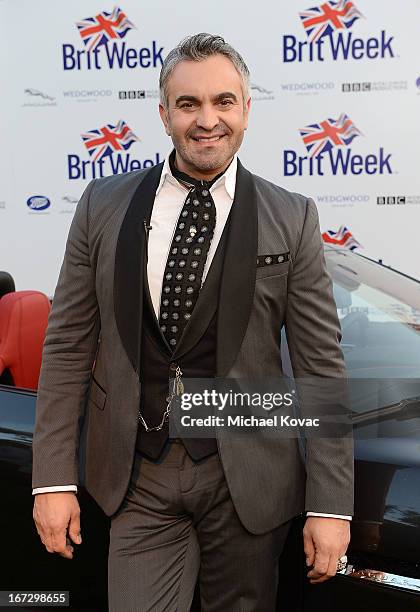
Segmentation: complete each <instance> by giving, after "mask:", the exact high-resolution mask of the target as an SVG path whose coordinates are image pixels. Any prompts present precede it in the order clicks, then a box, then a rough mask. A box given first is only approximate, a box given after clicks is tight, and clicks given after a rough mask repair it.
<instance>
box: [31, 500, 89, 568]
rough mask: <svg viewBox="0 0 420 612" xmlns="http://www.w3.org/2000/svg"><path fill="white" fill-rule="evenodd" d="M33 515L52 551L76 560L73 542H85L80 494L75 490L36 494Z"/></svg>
mask: <svg viewBox="0 0 420 612" xmlns="http://www.w3.org/2000/svg"><path fill="white" fill-rule="evenodd" d="M33 517H34V521H35V525H36V529H37V531H38V535H39V537H40V538H41V541H42V543H43V544H44V546H45V548H46V549H47V550H48V552H50V553H54V552H56V553H59V554H60V555H61V556H62V557H65V558H66V559H73V550H74V549H73V546H72V545H71V543H72V541H73V542H74V543H75V544H81V543H82V537H81V535H80V506H79V502H78V501H77V496H76V494H75V493H73V492H72V491H65V492H57V493H38V494H37V495H35V500H34V511H33ZM67 530H68V532H67ZM67 533H68V535H67Z"/></svg>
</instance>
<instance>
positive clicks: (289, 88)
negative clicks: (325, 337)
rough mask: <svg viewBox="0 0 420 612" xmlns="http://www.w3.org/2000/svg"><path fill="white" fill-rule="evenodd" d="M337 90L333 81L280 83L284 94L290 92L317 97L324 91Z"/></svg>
mask: <svg viewBox="0 0 420 612" xmlns="http://www.w3.org/2000/svg"><path fill="white" fill-rule="evenodd" d="M334 88H335V83H334V82H333V81H313V82H311V83H310V82H301V83H280V89H281V90H282V91H283V92H290V93H294V94H296V95H298V96H299V95H300V96H307V95H317V94H319V93H322V92H324V91H327V92H331V91H332V90H333V89H334Z"/></svg>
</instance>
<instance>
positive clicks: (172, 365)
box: [169, 362, 178, 372]
mask: <svg viewBox="0 0 420 612" xmlns="http://www.w3.org/2000/svg"><path fill="white" fill-rule="evenodd" d="M169 367H170V369H171V370H172V371H173V372H175V370H176V369H177V367H178V366H177V364H176V363H174V362H172V363H171V365H170V366H169Z"/></svg>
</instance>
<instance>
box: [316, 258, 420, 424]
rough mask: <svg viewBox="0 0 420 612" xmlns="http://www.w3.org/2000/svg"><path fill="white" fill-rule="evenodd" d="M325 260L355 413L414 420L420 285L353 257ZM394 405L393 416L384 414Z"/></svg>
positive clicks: (419, 390)
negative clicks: (406, 415) (340, 331)
mask: <svg viewBox="0 0 420 612" xmlns="http://www.w3.org/2000/svg"><path fill="white" fill-rule="evenodd" d="M326 255H327V262H328V267H329V271H330V274H331V277H332V279H333V285H334V297H335V301H336V305H337V312H338V316H339V319H340V324H341V330H342V341H341V346H342V349H343V353H344V358H345V361H346V366H347V373H348V377H349V378H350V379H351V380H350V388H351V398H352V402H351V404H352V410H353V411H354V412H357V413H359V414H360V413H365V412H372V411H373V412H372V415H373V416H372V418H373V419H374V414H375V411H376V410H378V411H379V412H380V415H379V414H378V418H379V420H384V419H385V418H387V419H389V418H391V417H392V416H393V414H394V413H395V417H397V412H399V416H398V417H397V418H399V419H401V412H404V411H405V412H407V414H408V412H410V414H411V416H415V414H414V413H417V412H418V411H419V403H418V401H417V398H418V397H419V396H420V284H419V283H417V282H416V281H415V280H413V279H409V278H407V277H405V276H403V275H400V274H398V273H396V272H394V271H392V270H389V269H387V268H385V267H383V266H381V265H380V264H377V263H375V262H371V261H370V260H365V259H364V258H361V257H358V256H357V255H354V254H352V253H347V254H344V253H334V252H331V253H328V252H327V253H326ZM407 400H410V401H409V402H408V404H407ZM399 402H403V403H402V404H401V405H400V406H399V407H398V408H397V406H395V405H396V404H398V403H399ZM406 404H407V405H406ZM393 405H394V406H395V409H394V412H393V410H392V409H391V410H389V411H388V412H386V411H385V410H384V409H385V408H386V407H387V406H393ZM381 415H383V418H382V417H381ZM419 416H420V415H419ZM393 427H394V431H395V424H394V426H393ZM417 433H418V432H417Z"/></svg>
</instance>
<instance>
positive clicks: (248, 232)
mask: <svg viewBox="0 0 420 612" xmlns="http://www.w3.org/2000/svg"><path fill="white" fill-rule="evenodd" d="M257 249H258V211H257V194H256V190H255V184H254V181H253V179H252V175H251V173H250V172H248V170H246V169H245V168H244V167H243V166H242V164H241V163H240V162H239V160H238V170H237V174H236V189H235V199H234V201H233V204H232V209H231V220H230V225H229V235H228V239H227V244H226V251H225V257H224V264H223V274H222V278H221V283H220V293H219V305H218V321H217V370H216V375H217V376H218V377H223V376H226V375H227V373H228V372H229V370H230V368H231V366H232V365H233V363H234V361H235V359H236V356H237V354H238V352H239V349H240V346H241V344H242V341H243V338H244V335H245V332H246V328H247V326H248V321H249V317H250V314H251V309H252V304H253V299H254V291H255V276H256V260H257Z"/></svg>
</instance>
